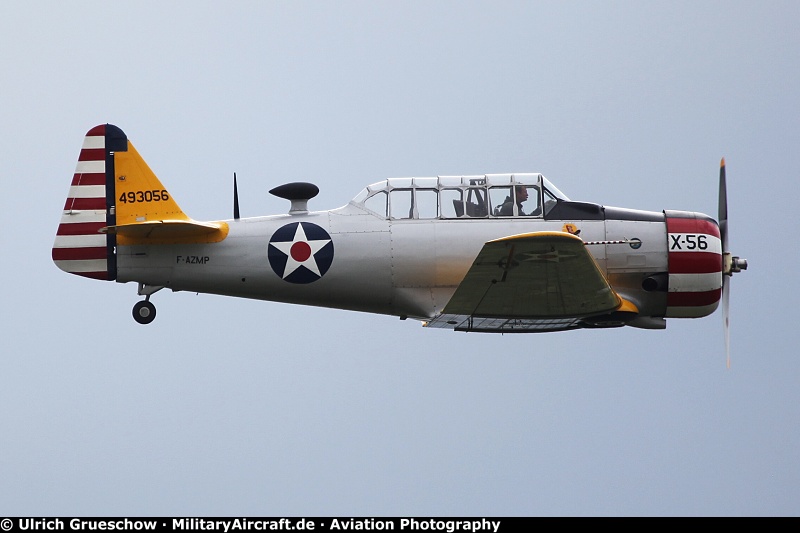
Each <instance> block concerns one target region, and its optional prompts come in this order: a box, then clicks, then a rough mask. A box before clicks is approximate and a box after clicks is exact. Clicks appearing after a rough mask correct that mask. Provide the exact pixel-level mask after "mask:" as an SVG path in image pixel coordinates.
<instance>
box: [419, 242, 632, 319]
mask: <svg viewBox="0 0 800 533" xmlns="http://www.w3.org/2000/svg"><path fill="white" fill-rule="evenodd" d="M622 304H623V299H622V298H620V297H619V295H618V294H617V293H616V292H615V291H614V289H613V288H612V287H611V285H610V284H609V282H608V280H607V279H606V277H605V275H604V274H603V272H602V271H601V270H600V267H599V266H598V265H597V263H596V262H595V260H594V258H593V257H592V255H591V254H590V253H589V251H588V250H587V249H586V245H585V244H584V242H583V240H582V239H581V238H580V237H578V236H575V235H571V234H569V233H564V232H535V233H525V234H521V235H512V236H509V237H503V238H501V239H497V240H493V241H489V242H487V243H486V244H484V246H483V248H482V249H481V251H480V252H479V253H478V256H477V257H476V258H475V261H474V262H473V264H472V266H471V267H470V269H469V271H468V272H467V275H466V276H465V277H464V279H463V281H462V282H461V283H460V284H459V286H458V288H457V289H456V291H455V293H454V294H453V297H452V298H451V299H450V301H449V302H448V303H447V305H445V308H444V310H443V311H442V314H441V315H439V317H437V318H436V319H434V320H433V321H431V322H430V323H429V324H428V325H429V326H438V327H450V328H453V327H455V328H456V329H459V328H466V329H471V330H483V331H501V330H506V329H516V330H527V331H532V330H537V331H553V330H560V329H571V328H574V327H581V326H580V322H581V319H582V318H585V317H590V316H596V315H605V314H610V313H612V312H614V311H616V310H618V309H620V307H621V306H622ZM634 308H635V306H634ZM459 317H461V318H459ZM498 320H499V321H500V322H502V324H500V322H498ZM479 324H481V326H480V327H478V325H479Z"/></svg>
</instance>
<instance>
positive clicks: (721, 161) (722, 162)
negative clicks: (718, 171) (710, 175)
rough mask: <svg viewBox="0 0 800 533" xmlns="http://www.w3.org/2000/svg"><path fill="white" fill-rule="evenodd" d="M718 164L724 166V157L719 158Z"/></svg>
mask: <svg viewBox="0 0 800 533" xmlns="http://www.w3.org/2000/svg"><path fill="white" fill-rule="evenodd" d="M719 166H720V168H722V167H724V166H725V158H724V157H723V158H722V159H721V160H720V162H719Z"/></svg>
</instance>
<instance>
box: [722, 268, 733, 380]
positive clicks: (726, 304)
mask: <svg viewBox="0 0 800 533" xmlns="http://www.w3.org/2000/svg"><path fill="white" fill-rule="evenodd" d="M730 301H731V280H730V277H729V276H722V327H723V329H724V331H725V363H726V366H727V367H728V369H730V368H731V318H730V317H731V315H730Z"/></svg>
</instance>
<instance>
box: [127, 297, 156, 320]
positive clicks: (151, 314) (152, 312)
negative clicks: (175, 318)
mask: <svg viewBox="0 0 800 533" xmlns="http://www.w3.org/2000/svg"><path fill="white" fill-rule="evenodd" d="M155 318H156V306H155V305H153V304H151V303H150V302H148V301H147V300H142V301H141V302H136V305H134V306H133V319H134V320H135V321H136V322H138V323H139V324H149V323H150V322H152V321H153V320H155Z"/></svg>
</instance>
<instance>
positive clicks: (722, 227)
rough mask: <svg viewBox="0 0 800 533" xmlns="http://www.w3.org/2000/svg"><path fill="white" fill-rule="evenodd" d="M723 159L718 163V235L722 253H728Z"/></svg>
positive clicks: (726, 199)
mask: <svg viewBox="0 0 800 533" xmlns="http://www.w3.org/2000/svg"><path fill="white" fill-rule="evenodd" d="M725 182H726V180H725V158H724V157H723V158H722V160H721V161H720V162H719V233H720V237H721V239H720V240H721V241H722V253H723V254H724V253H725V252H727V251H728V187H727V184H726V183H725Z"/></svg>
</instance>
